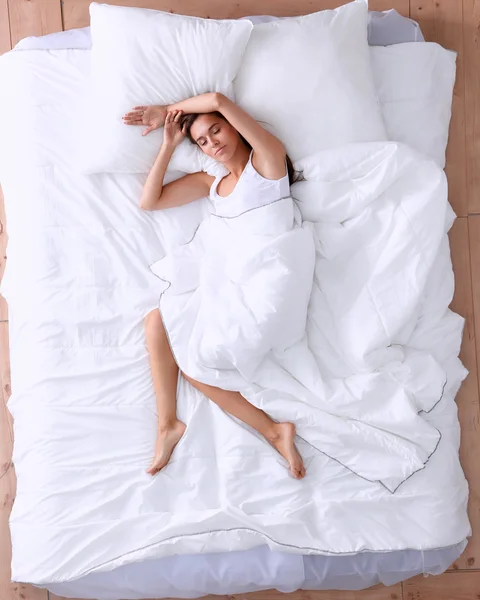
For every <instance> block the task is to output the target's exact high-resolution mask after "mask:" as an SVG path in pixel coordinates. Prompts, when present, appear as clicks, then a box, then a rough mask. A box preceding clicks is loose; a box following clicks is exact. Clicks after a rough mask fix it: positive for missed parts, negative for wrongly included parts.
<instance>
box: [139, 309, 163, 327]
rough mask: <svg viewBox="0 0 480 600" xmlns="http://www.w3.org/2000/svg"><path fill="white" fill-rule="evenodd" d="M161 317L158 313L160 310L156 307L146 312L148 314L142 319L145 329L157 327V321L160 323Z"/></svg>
mask: <svg viewBox="0 0 480 600" xmlns="http://www.w3.org/2000/svg"><path fill="white" fill-rule="evenodd" d="M161 321H162V317H161V315H160V311H159V310H158V308H156V309H155V310H152V311H151V312H149V313H148V315H147V316H146V317H145V318H144V319H143V323H144V325H145V329H152V328H154V327H158V325H159V323H161Z"/></svg>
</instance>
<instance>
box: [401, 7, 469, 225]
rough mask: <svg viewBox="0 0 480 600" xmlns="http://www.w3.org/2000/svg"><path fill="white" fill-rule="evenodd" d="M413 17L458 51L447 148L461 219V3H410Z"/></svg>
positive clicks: (464, 210)
mask: <svg viewBox="0 0 480 600" xmlns="http://www.w3.org/2000/svg"><path fill="white" fill-rule="evenodd" d="M410 16H411V17H412V19H415V20H416V21H418V22H419V24H420V26H421V28H422V31H423V34H424V36H425V39H426V40H427V41H429V42H437V43H439V44H441V45H442V46H444V47H445V48H448V49H449V50H455V51H456V52H458V57H457V79H456V84H455V90H454V96H453V109H452V120H451V123H450V135H449V141H448V148H447V166H446V173H447V176H448V184H449V199H450V204H451V205H452V206H453V209H454V210H455V212H456V214H457V215H458V216H462V217H465V216H466V215H467V214H468V206H467V176H466V166H465V163H466V157H465V152H466V150H465V143H466V142H465V139H466V132H465V64H464V62H465V61H464V52H463V9H462V1H461V0H410Z"/></svg>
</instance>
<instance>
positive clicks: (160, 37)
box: [80, 2, 253, 173]
mask: <svg viewBox="0 0 480 600" xmlns="http://www.w3.org/2000/svg"><path fill="white" fill-rule="evenodd" d="M90 18H91V35H92V62H91V68H92V73H91V83H92V89H91V90H90V91H89V94H88V95H89V101H88V102H87V106H86V111H85V116H86V118H85V119H84V121H83V123H82V124H81V126H82V129H83V135H82V137H83V140H84V144H82V152H81V153H82V156H81V157H80V161H81V170H82V172H83V173H96V172H103V171H106V172H128V173H145V172H147V171H149V170H150V168H151V166H152V164H153V162H154V159H155V157H156V155H157V153H158V150H159V148H160V145H161V143H162V138H163V128H162V129H159V130H157V131H154V132H152V133H150V134H149V135H147V136H144V137H142V131H143V130H144V129H145V128H144V127H135V126H128V125H125V124H124V123H123V121H122V116H123V115H124V114H125V112H128V111H129V110H130V109H132V107H134V106H136V105H143V104H145V105H147V104H171V103H173V102H178V101H179V100H183V99H185V98H188V97H190V96H194V95H197V94H201V93H204V92H209V91H220V92H222V93H224V94H226V95H227V96H230V97H232V81H233V79H234V77H235V75H236V74H237V71H238V69H239V66H240V63H241V60H242V56H243V53H244V51H245V47H246V45H247V42H248V39H249V37H250V33H251V30H252V27H253V26H252V24H251V23H250V21H248V20H242V21H240V20H221V21H220V20H213V19H200V18H197V17H187V16H182V15H175V14H170V13H165V12H160V11H156V10H150V9H142V8H125V7H121V6H111V5H106V4H97V3H95V2H94V3H92V4H91V5H90ZM205 159H206V157H205V155H204V154H203V153H202V152H201V151H200V150H199V149H198V148H196V147H195V146H194V145H193V144H191V143H190V142H189V141H188V140H185V141H184V142H183V143H182V145H181V146H180V147H179V148H177V150H176V151H175V154H174V158H173V160H172V163H171V168H172V169H177V170H180V171H196V170H201V169H202V168H205V164H204V161H205ZM210 160H211V159H210ZM211 162H212V164H213V163H214V165H217V163H215V161H213V160H211Z"/></svg>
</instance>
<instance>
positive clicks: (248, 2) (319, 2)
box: [63, 0, 409, 29]
mask: <svg viewBox="0 0 480 600" xmlns="http://www.w3.org/2000/svg"><path fill="white" fill-rule="evenodd" d="M89 4H90V0H64V1H63V21H64V27H65V29H73V28H75V27H86V26H87V25H89V23H90V20H89V14H88V7H89ZM105 4H117V5H122V6H139V7H141V8H153V9H157V10H164V11H171V12H180V13H182V14H185V15H193V16H197V17H210V18H215V19H227V18H228V19H234V18H237V17H244V16H246V15H259V14H263V15H278V16H295V15H302V14H307V13H311V12H315V11H317V10H323V9H328V8H335V7H337V6H340V5H342V4H345V0H294V1H292V0H262V1H261V2H259V1H258V0H242V2H226V1H225V0H208V2H205V0H189V1H188V2H178V0H113V1H112V0H110V1H107V2H105ZM369 7H370V8H371V9H372V10H385V9H390V8H395V9H396V10H398V12H400V13H402V14H403V15H405V16H408V13H409V0H370V2H369Z"/></svg>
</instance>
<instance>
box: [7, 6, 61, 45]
mask: <svg viewBox="0 0 480 600" xmlns="http://www.w3.org/2000/svg"><path fill="white" fill-rule="evenodd" d="M8 5H9V11H10V32H11V37H12V45H13V46H15V44H16V43H17V42H19V41H20V40H21V39H22V38H24V37H28V36H30V35H45V34H47V33H54V32H56V31H62V11H61V5H60V0H8Z"/></svg>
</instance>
